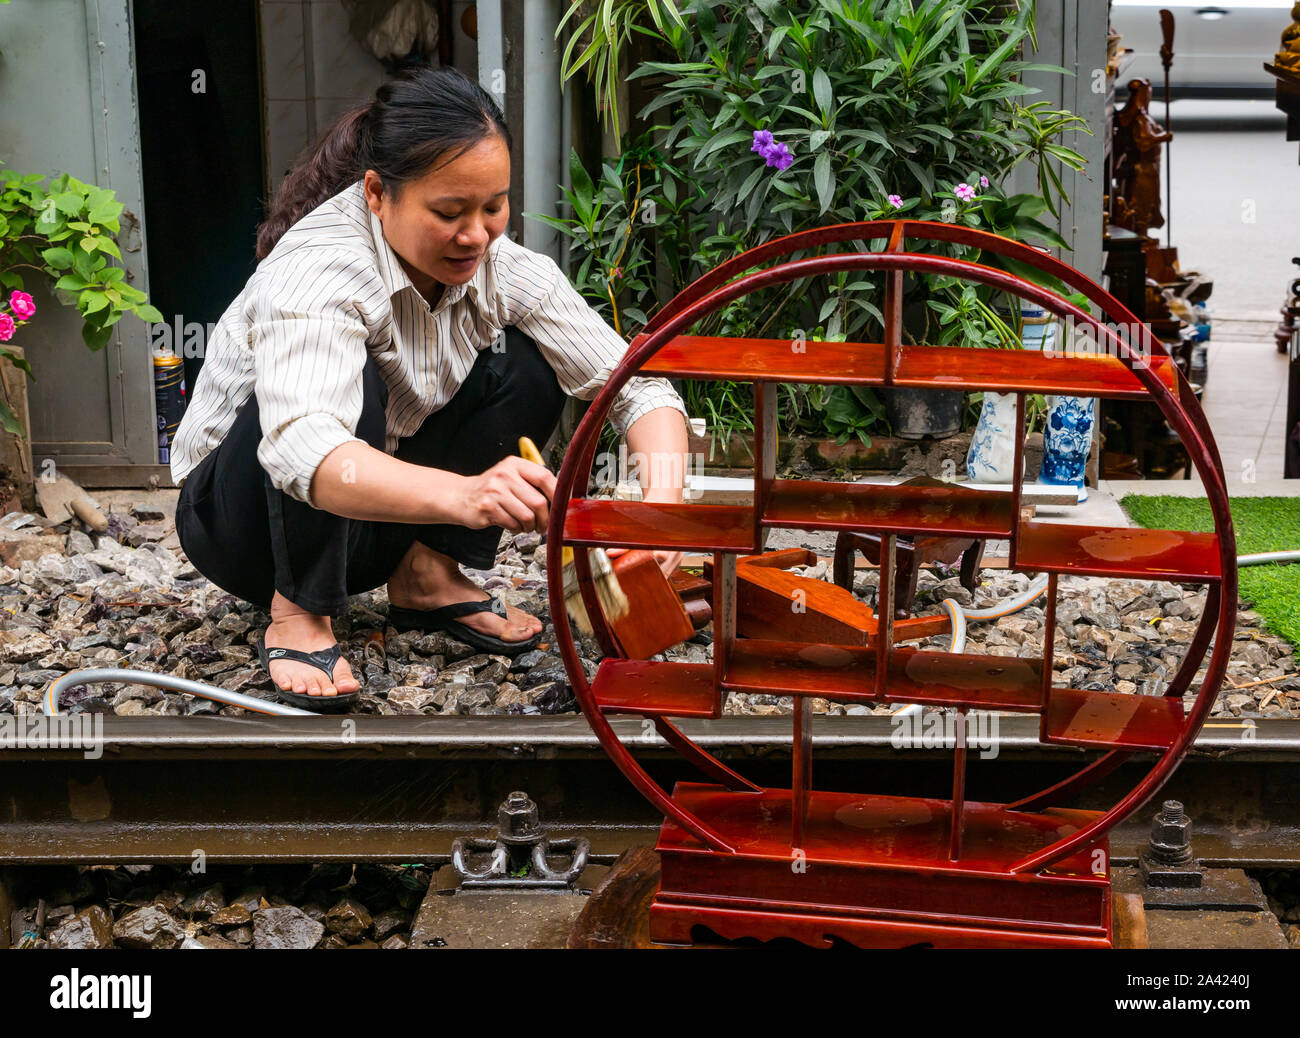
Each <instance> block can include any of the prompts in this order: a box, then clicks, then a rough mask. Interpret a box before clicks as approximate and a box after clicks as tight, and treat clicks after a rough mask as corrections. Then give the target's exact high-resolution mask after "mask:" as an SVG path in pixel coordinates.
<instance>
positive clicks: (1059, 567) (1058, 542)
mask: <svg viewBox="0 0 1300 1038" xmlns="http://www.w3.org/2000/svg"><path fill="white" fill-rule="evenodd" d="M1016 569H1024V570H1039V571H1041V572H1046V573H1074V574H1087V575H1091V576H1098V577H1157V578H1160V579H1162V580H1173V581H1185V582H1187V583H1208V582H1214V581H1217V580H1219V579H1220V578H1221V576H1222V569H1221V567H1220V564H1219V542H1218V538H1217V537H1216V536H1215V535H1214V534H1212V533H1187V532H1184V531H1182V530H1143V529H1138V528H1129V527H1121V526H1069V525H1066V524H1063V523H1042V522H1034V521H1033V520H1028V521H1025V522H1022V523H1021V524H1020V531H1019V536H1018V538H1017V540H1016Z"/></svg>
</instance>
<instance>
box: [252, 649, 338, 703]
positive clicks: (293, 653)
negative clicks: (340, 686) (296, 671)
mask: <svg viewBox="0 0 1300 1038" xmlns="http://www.w3.org/2000/svg"><path fill="white" fill-rule="evenodd" d="M342 655H343V648H342V646H340V645H339V644H338V643H337V642H336V643H335V644H333V645H331V646H330V647H329V648H328V649H317V650H316V651H315V652H304V651H303V650H302V649H279V648H276V649H268V648H267V647H266V639H265V637H262V638H259V639H257V658H258V659H259V660H260V661H261V663H262V669H263V670H264V671H266V674H267V677H270V675H271V660H295V661H297V662H299V663H308V664H310V665H311V666H313V667H316V668H318V669H320V670H323V671H324V672H325V674H326V676H328V677H329V679H330V684H333V683H334V666H335V664H337V663H338V661H339V658H340V657H341V656H342ZM271 690H272V691H273V692H274V693H275V694H276V695H277V696H278V697H279V698H280V699H282V700H283V701H284V702H286V703H288V704H289V705H290V706H297V707H301V708H302V709H303V710H311V711H313V712H315V713H318V714H340V713H344V712H345V711H347V710H348V709H349V708H350V707H353V706H356V705H357V702H358V701H359V700H360V699H361V693H360V692H348V693H346V694H345V693H341V692H339V693H335V694H334V695H332V696H309V695H306V694H304V693H299V692H293V691H286V690H285V689H283V688H281V687H280V686H279V685H277V684H276V683H275V680H274V679H272V681H271Z"/></svg>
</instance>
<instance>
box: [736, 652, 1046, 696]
mask: <svg viewBox="0 0 1300 1038" xmlns="http://www.w3.org/2000/svg"><path fill="white" fill-rule="evenodd" d="M876 655H877V652H876V649H874V648H871V649H868V648H864V647H861V646H854V645H811V644H802V643H797V642H780V641H769V640H765V639H764V640H760V639H749V638H741V639H738V640H737V641H736V643H735V647H734V648H733V649H732V651H731V652H730V653H729V655H728V657H727V666H726V677H725V679H724V681H723V687H724V688H725V689H728V690H732V691H737V692H760V693H766V694H769V695H778V696H818V697H821V698H824V699H832V700H835V701H837V702H874V703H879V702H886V703H922V704H925V705H929V706H953V707H957V706H964V707H970V708H973V709H977V710H1005V711H1010V712H1020V713H1038V712H1039V710H1040V709H1041V708H1042V680H1043V678H1042V661H1041V660H1039V659H1037V658H1035V659H1021V658H1019V657H1015V656H990V655H986V654H963V653H947V652H930V651H925V650H919V649H892V650H891V651H890V652H889V656H888V664H887V676H886V680H885V684H884V691H883V693H882V694H879V695H878V694H877V692H876Z"/></svg>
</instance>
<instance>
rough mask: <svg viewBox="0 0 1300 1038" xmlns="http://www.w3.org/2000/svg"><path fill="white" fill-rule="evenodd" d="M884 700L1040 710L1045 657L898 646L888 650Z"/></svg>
mask: <svg viewBox="0 0 1300 1038" xmlns="http://www.w3.org/2000/svg"><path fill="white" fill-rule="evenodd" d="M885 698H886V699H887V700H888V701H890V702H893V703H924V704H927V705H930V706H969V707H973V708H975V709H978V710H1006V711H1012V712H1021V713H1031V714H1036V713H1038V712H1039V710H1041V709H1042V705H1043V661H1042V660H1041V659H1039V658H1034V659H1021V658H1019V657H1017V656H990V655H987V654H983V653H952V652H930V651H928V650H925V649H894V650H892V651H891V652H890V653H889V675H888V692H887V693H886V695H885Z"/></svg>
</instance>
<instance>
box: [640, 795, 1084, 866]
mask: <svg viewBox="0 0 1300 1038" xmlns="http://www.w3.org/2000/svg"><path fill="white" fill-rule="evenodd" d="M673 800H674V801H676V802H677V803H678V804H681V805H682V806H683V807H685V808H686V809H687V810H689V811H690V812H691V813H692V814H694V815H695V816H696V817H698V818H699V819H700V820H701V821H702V822H704V823H705V824H707V825H708V826H709V827H710V828H711V829H713V830H714V831H715V832H717V833H718V834H719V835H720V836H722V837H723V838H724V839H725V840H726V841H727V842H728V843H729V844H730V845H731V846H732V847H734V848H735V849H736V853H737V854H738V855H745V856H759V857H764V858H775V859H778V860H779V861H780V862H781V863H782V865H783V866H784V867H785V869H786V871H787V872H789V871H790V823H791V800H792V796H791V791H790V790H788V789H763V790H761V791H759V792H757V793H750V792H734V791H731V790H726V789H723V788H722V787H720V786H714V785H705V784H703V783H686V782H682V783H679V784H678V785H677V788H676V789H675V790H674V791H673ZM951 814H952V804H951V802H949V801H947V800H937V799H929V798H920V797H895V796H880V795H874V794H861V793H832V792H826V791H823V790H810V791H809V793H808V813H807V822H806V824H805V828H804V840H803V842H802V843H801V844H800V849H801V850H802V851H803V852H804V853H805V854H806V855H807V858H808V860H809V862H813V861H816V862H826V863H844V864H850V865H870V866H878V867H884V868H891V869H892V868H918V867H919V868H923V869H933V870H934V871H956V872H977V873H979V872H982V873H996V874H1001V875H1007V874H1008V873H1009V866H1011V865H1012V864H1013V863H1014V862H1016V861H1018V860H1019V859H1020V858H1021V857H1023V856H1025V855H1027V854H1030V853H1032V852H1034V851H1036V850H1039V849H1040V848H1042V847H1046V846H1047V845H1048V844H1051V843H1054V842H1055V841H1056V840H1059V839H1060V838H1061V836H1062V835H1064V834H1065V833H1066V832H1072V831H1074V830H1075V829H1077V828H1079V826H1080V824H1081V823H1082V822H1083V821H1090V820H1091V819H1093V818H1095V817H1096V816H1097V815H1096V813H1095V812H1092V811H1069V810H1058V809H1052V810H1048V811H1046V812H1044V813H1042V814H1033V813H1029V812H1025V811H1013V810H1011V809H1009V808H1007V807H1003V806H1002V805H999V804H983V803H976V802H972V801H966V803H965V805H964V808H963V815H962V817H963V822H964V826H965V830H964V839H963V842H962V856H961V858H960V860H958V861H948V860H947V858H948V839H949V819H950V816H951ZM656 849H657V850H660V851H665V850H667V851H682V852H691V851H705V850H706V849H705V848H704V847H702V846H701V845H700V844H699V842H698V841H697V840H695V839H694V838H693V837H692V836H690V835H689V834H688V833H686V832H684V831H683V830H682V829H680V828H679V827H677V826H676V825H674V824H673V823H672V822H671V821H669V822H667V823H665V825H664V826H663V829H662V830H661V832H660V837H659V845H658V847H657V848H656ZM1054 871H1056V872H1057V873H1058V874H1059V875H1062V876H1070V877H1074V878H1076V879H1079V880H1082V881H1084V882H1086V883H1089V884H1092V883H1099V884H1103V885H1104V882H1105V881H1104V879H1103V878H1102V877H1099V876H1097V875H1094V873H1093V871H1092V863H1091V861H1090V860H1089V856H1088V855H1087V854H1078V855H1075V856H1073V857H1070V858H1067V859H1065V860H1064V861H1062V862H1060V863H1059V864H1058V865H1056V866H1054ZM811 872H812V870H809V873H810V874H811ZM795 881H796V882H806V877H804V876H801V875H796V876H795Z"/></svg>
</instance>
